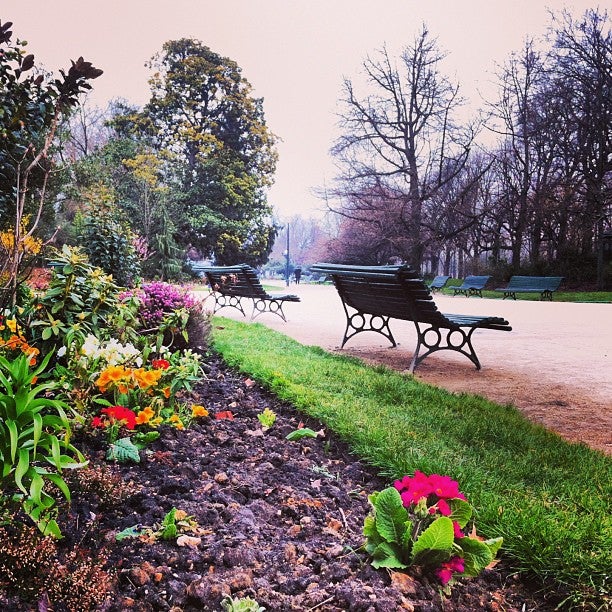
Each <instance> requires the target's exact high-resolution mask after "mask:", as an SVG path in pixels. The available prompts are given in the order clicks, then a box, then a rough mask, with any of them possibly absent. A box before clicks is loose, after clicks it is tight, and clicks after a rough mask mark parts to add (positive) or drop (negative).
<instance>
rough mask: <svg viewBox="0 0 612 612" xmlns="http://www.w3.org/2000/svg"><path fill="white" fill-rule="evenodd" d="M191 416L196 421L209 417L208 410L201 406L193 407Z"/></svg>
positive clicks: (195, 405)
mask: <svg viewBox="0 0 612 612" xmlns="http://www.w3.org/2000/svg"><path fill="white" fill-rule="evenodd" d="M191 416H192V417H193V418H194V419H195V418H197V417H207V416H208V410H206V408H204V406H200V405H199V404H194V405H193V406H192V407H191Z"/></svg>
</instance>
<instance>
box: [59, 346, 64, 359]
mask: <svg viewBox="0 0 612 612" xmlns="http://www.w3.org/2000/svg"><path fill="white" fill-rule="evenodd" d="M65 354H66V347H65V346H62V347H60V349H59V350H58V351H57V356H58V357H63V356H64V355H65Z"/></svg>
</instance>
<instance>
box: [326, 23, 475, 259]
mask: <svg viewBox="0 0 612 612" xmlns="http://www.w3.org/2000/svg"><path fill="white" fill-rule="evenodd" d="M444 57H445V55H444V54H443V53H442V52H441V51H440V50H439V48H438V44H437V41H436V39H434V38H432V37H431V35H430V33H429V31H428V30H427V28H426V27H425V26H423V28H422V30H421V32H420V33H419V34H418V35H417V36H416V37H415V39H414V42H413V43H412V45H410V46H408V47H406V48H405V49H404V51H403V52H402V54H401V56H400V58H399V61H398V62H396V61H395V60H394V59H392V57H391V56H390V55H389V53H388V51H387V49H386V48H383V49H382V51H380V52H379V53H378V55H377V57H376V58H375V59H372V58H368V59H367V60H366V61H365V62H364V64H363V67H364V71H365V77H366V81H367V86H368V87H369V89H368V91H367V93H364V94H361V95H360V94H358V93H357V90H356V87H355V86H354V84H353V82H352V81H350V80H348V79H347V80H345V82H344V98H343V104H344V110H343V112H342V115H341V122H340V125H341V128H342V129H343V135H342V136H341V137H340V138H339V139H338V141H337V142H336V144H335V146H334V148H333V150H332V151H333V153H334V154H335V156H336V158H337V159H338V162H339V164H340V166H341V168H342V170H343V172H342V174H341V176H340V177H339V185H340V188H339V189H338V190H337V192H336V196H338V195H339V196H340V197H342V196H343V195H349V197H348V198H346V199H345V200H344V202H345V205H347V204H348V206H345V207H343V208H342V209H340V210H338V211H337V212H340V214H345V213H348V216H350V217H352V218H354V219H357V220H359V221H360V222H367V220H368V218H371V217H372V212H373V211H372V209H371V208H370V205H371V204H373V203H375V204H380V203H381V199H380V198H376V199H375V200H371V199H370V198H365V199H364V198H360V197H359V192H363V193H366V194H367V193H371V192H372V190H374V191H377V192H379V193H386V194H388V195H389V194H393V197H394V202H393V208H395V209H396V210H397V214H395V215H394V219H395V234H396V236H397V238H398V241H403V240H406V239H407V241H408V243H409V252H408V255H407V259H408V260H409V262H410V263H411V264H412V265H413V266H415V267H417V268H420V266H421V263H422V259H423V253H424V250H425V246H426V244H427V240H428V236H427V234H426V233H425V232H424V231H423V212H424V203H425V202H427V201H428V200H430V199H432V198H433V197H434V196H435V194H436V193H438V192H439V191H440V190H441V189H444V187H445V186H446V185H447V183H448V182H449V181H453V180H454V179H455V178H456V177H457V176H458V175H459V174H460V173H461V172H462V170H463V167H464V165H465V163H466V160H467V159H468V155H469V152H470V146H471V143H472V140H473V137H474V133H473V132H472V130H471V129H470V128H461V127H460V126H459V125H457V124H456V123H455V122H454V113H455V111H456V110H457V108H458V107H459V106H460V105H461V103H462V100H461V99H460V97H459V88H458V86H457V85H456V84H453V83H451V82H450V81H449V80H448V79H447V78H446V77H445V76H444V75H443V74H442V72H441V70H440V64H441V62H442V60H443V59H444ZM387 201H388V202H390V200H387ZM357 204H358V205H357ZM376 217H377V219H378V220H379V219H380V215H376Z"/></svg>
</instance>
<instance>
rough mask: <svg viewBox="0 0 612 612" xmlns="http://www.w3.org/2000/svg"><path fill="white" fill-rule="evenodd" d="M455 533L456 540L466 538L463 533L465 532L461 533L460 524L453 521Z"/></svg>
mask: <svg viewBox="0 0 612 612" xmlns="http://www.w3.org/2000/svg"><path fill="white" fill-rule="evenodd" d="M453 531H454V535H455V538H457V539H460V538H465V534H464V533H463V531H461V527H460V526H459V523H458V522H457V521H453Z"/></svg>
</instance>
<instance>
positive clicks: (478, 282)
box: [461, 276, 491, 289]
mask: <svg viewBox="0 0 612 612" xmlns="http://www.w3.org/2000/svg"><path fill="white" fill-rule="evenodd" d="M490 278H491V277H490V276H466V277H465V279H464V281H463V283H462V284H461V286H462V287H466V288H468V287H469V288H470V289H484V287H485V285H486V284H487V282H488V280H489V279H490Z"/></svg>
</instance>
